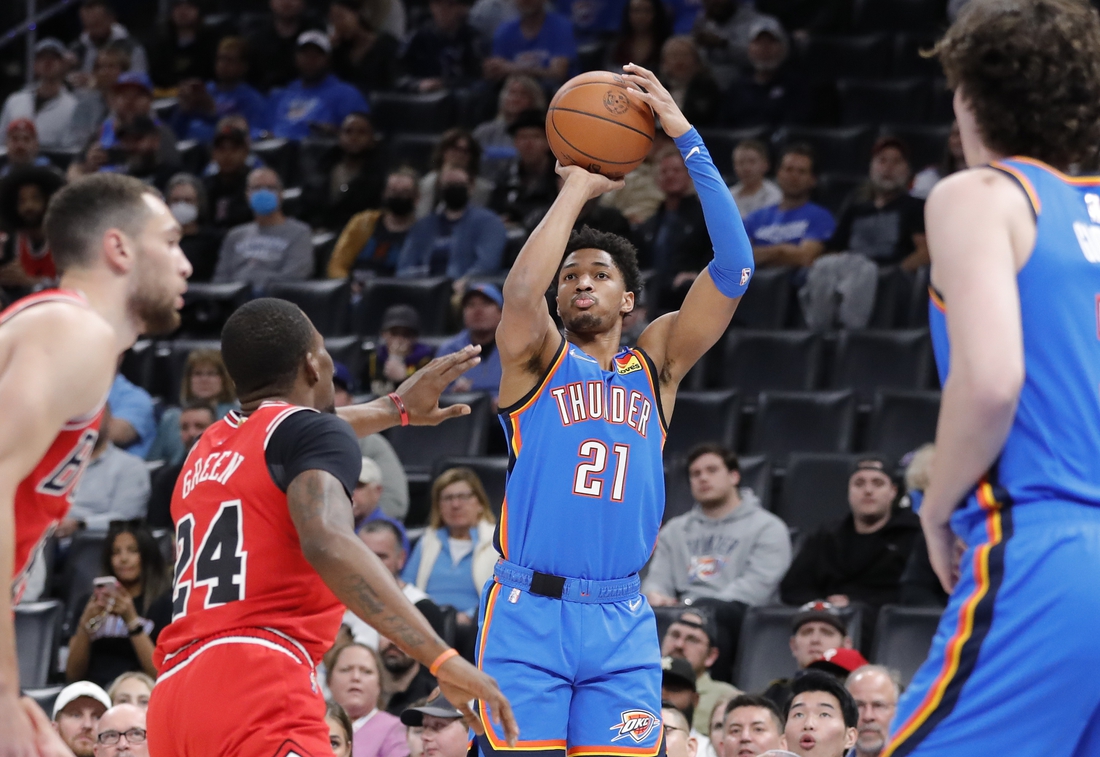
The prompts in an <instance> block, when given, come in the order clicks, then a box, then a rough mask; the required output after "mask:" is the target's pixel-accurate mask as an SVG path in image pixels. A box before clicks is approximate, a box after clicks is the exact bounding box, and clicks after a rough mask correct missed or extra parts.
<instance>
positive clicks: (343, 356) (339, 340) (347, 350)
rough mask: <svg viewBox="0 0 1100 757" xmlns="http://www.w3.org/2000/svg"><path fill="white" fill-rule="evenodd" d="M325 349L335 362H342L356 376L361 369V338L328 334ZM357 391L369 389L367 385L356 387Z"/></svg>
mask: <svg viewBox="0 0 1100 757" xmlns="http://www.w3.org/2000/svg"><path fill="white" fill-rule="evenodd" d="M325 349H326V350H327V351H328V354H329V355H331V356H332V359H333V360H334V361H336V362H337V363H343V364H344V365H346V366H347V368H348V370H349V371H351V375H352V377H353V378H357V377H358V376H359V375H360V374H361V373H362V371H363V359H364V355H363V340H362V339H361V338H360V337H358V336H355V335H354V334H353V335H351V336H330V337H328V338H327V339H325ZM355 389H356V390H357V391H370V387H369V386H365V387H356V388H355Z"/></svg>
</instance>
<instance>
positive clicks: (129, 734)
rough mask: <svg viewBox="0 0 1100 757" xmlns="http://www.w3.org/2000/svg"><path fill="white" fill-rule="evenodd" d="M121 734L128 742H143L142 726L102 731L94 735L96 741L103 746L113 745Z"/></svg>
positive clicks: (143, 731)
mask: <svg viewBox="0 0 1100 757" xmlns="http://www.w3.org/2000/svg"><path fill="white" fill-rule="evenodd" d="M123 736H125V737H126V741H127V743H129V744H144V743H145V729H144V728H131V729H130V730H128V731H104V732H103V733H101V734H99V736H97V737H96V741H98V742H99V743H100V744H102V745H103V746H114V745H115V744H117V743H118V740H119V739H121V738H122V737H123Z"/></svg>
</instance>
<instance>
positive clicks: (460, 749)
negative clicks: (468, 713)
mask: <svg viewBox="0 0 1100 757" xmlns="http://www.w3.org/2000/svg"><path fill="white" fill-rule="evenodd" d="M420 738H421V740H422V741H423V742H424V757H464V755H465V754H466V751H467V740H466V739H467V730H466V726H465V724H464V723H463V722H462V719H461V718H437V717H435V716H434V715H425V716H424V727H423V730H422V732H421V736H420Z"/></svg>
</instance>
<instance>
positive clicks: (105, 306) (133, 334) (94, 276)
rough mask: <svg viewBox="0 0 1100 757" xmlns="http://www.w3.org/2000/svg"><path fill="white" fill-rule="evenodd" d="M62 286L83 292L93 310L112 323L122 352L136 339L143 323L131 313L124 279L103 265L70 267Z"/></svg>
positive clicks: (61, 283) (64, 276) (62, 278)
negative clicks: (96, 267)
mask: <svg viewBox="0 0 1100 757" xmlns="http://www.w3.org/2000/svg"><path fill="white" fill-rule="evenodd" d="M59 286H60V287H61V288H62V289H71V290H75V291H78V292H80V293H81V294H82V295H83V296H84V298H85V299H86V300H87V301H88V304H89V305H91V307H92V310H94V311H95V312H96V313H98V314H99V316H100V317H101V318H103V320H105V321H107V323H109V324H110V325H111V328H112V329H114V332H115V341H116V344H117V345H118V351H119V352H120V353H121V352H124V351H125V350H128V349H130V347H132V346H133V344H134V342H136V341H137V338H138V335H139V334H141V331H142V325H141V324H140V323H138V321H137V319H136V318H134V317H133V315H131V313H130V310H129V307H128V299H129V298H128V297H127V295H126V280H125V279H122V278H119V277H117V276H114V275H112V274H111V273H110V272H109V271H106V270H102V269H95V270H85V269H71V270H69V271H67V272H66V273H65V274H64V275H63V276H62V277H61V281H60V282H59Z"/></svg>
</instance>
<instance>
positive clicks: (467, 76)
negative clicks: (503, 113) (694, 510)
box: [401, 0, 481, 92]
mask: <svg viewBox="0 0 1100 757" xmlns="http://www.w3.org/2000/svg"><path fill="white" fill-rule="evenodd" d="M428 10H429V12H430V13H431V20H430V21H429V22H428V23H426V24H424V25H423V26H421V27H420V28H419V29H417V30H416V31H414V32H413V33H412V35H411V36H410V37H409V40H408V42H407V43H406V44H405V48H404V50H403V52H402V53H401V65H402V68H403V69H404V70H405V76H404V77H403V78H402V79H401V85H402V87H403V88H404V89H407V90H411V91H413V92H438V91H439V90H442V89H448V90H453V89H461V88H465V87H469V86H471V85H472V84H474V83H476V82H477V81H478V79H480V78H481V52H480V46H481V40H480V39H479V37H478V34H477V32H476V31H475V30H474V28H473V27H472V26H470V24H469V21H468V19H469V16H470V3H469V2H468V0H429V2H428Z"/></svg>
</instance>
